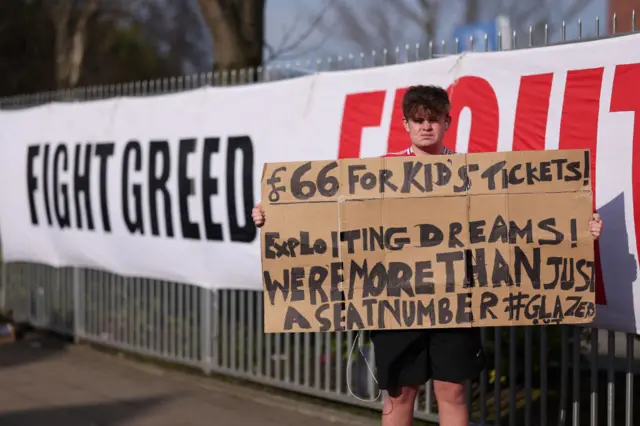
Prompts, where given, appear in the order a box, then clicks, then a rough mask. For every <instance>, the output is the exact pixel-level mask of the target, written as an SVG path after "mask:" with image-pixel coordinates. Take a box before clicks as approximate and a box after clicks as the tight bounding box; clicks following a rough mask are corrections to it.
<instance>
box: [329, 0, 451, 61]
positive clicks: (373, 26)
mask: <svg viewBox="0 0 640 426" xmlns="http://www.w3.org/2000/svg"><path fill="white" fill-rule="evenodd" d="M438 6H439V2H438V1H436V0H412V1H405V0H394V1H387V0H369V1H367V2H366V6H365V5H364V2H363V4H362V5H360V6H358V8H357V9H356V5H355V4H354V3H353V2H348V1H346V0H338V1H337V2H336V5H335V10H334V14H333V16H334V21H335V25H333V26H328V27H327V28H326V31H330V32H332V33H334V34H339V35H340V36H341V37H342V38H343V39H345V40H349V41H351V42H353V43H354V44H355V45H356V46H357V47H358V48H360V49H362V50H364V51H371V50H377V49H381V48H392V47H394V46H398V45H400V44H404V43H406V41H407V40H406V39H405V38H404V36H403V34H404V32H405V30H406V28H407V22H409V23H411V24H413V25H415V26H417V27H418V28H419V29H420V30H421V32H422V34H423V35H422V37H421V38H422V40H420V41H423V42H427V41H430V40H433V39H434V37H435V31H436V17H437V14H438Z"/></svg>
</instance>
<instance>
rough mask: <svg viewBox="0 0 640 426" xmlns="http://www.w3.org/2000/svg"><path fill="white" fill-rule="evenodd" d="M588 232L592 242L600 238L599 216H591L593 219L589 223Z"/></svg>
mask: <svg viewBox="0 0 640 426" xmlns="http://www.w3.org/2000/svg"><path fill="white" fill-rule="evenodd" d="M589 232H590V233H591V235H592V236H593V239H594V240H597V239H598V238H599V237H600V233H601V232H602V219H600V214H598V213H594V214H593V217H592V219H591V221H590V222H589Z"/></svg>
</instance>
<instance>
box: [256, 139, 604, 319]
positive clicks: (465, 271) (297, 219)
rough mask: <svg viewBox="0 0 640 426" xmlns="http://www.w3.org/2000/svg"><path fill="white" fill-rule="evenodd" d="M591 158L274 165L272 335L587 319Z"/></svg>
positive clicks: (268, 271) (522, 155)
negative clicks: (279, 333)
mask: <svg viewBox="0 0 640 426" xmlns="http://www.w3.org/2000/svg"><path fill="white" fill-rule="evenodd" d="M589 164H590V162H589V152H588V151H582V150H569V151H542V152H509V153H491V154H457V155H450V156H433V157H403V158H381V159H366V160H351V159H350V160H340V161H333V162H329V161H326V162H320V161H318V162H305V163H280V164H267V165H266V167H265V170H264V174H263V185H262V191H263V195H262V199H263V200H264V201H263V205H264V207H265V210H266V216H267V218H268V219H267V222H266V225H265V227H264V229H263V230H262V235H261V239H262V259H263V286H264V291H265V299H264V300H265V302H264V308H265V330H266V331H267V332H299V331H332V330H345V329H358V330H359V329H405V328H427V327H471V326H494V325H516V324H517V325H522V324H541V323H561V322H562V323H583V322H590V321H591V320H592V319H593V317H594V315H595V304H594V284H593V275H594V270H593V268H594V263H593V240H592V238H591V236H590V235H589V232H588V222H589V218H590V216H591V205H592V194H591V189H590V188H591V186H590V176H589V170H590V168H589Z"/></svg>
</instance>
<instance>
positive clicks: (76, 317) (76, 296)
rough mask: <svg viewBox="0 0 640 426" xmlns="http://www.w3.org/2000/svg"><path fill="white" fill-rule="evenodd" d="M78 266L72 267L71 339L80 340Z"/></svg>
mask: <svg viewBox="0 0 640 426" xmlns="http://www.w3.org/2000/svg"><path fill="white" fill-rule="evenodd" d="M81 275H82V274H81V271H80V268H73V341H74V342H75V343H76V344H77V343H79V342H80V335H81V334H82V333H83V331H84V323H83V319H84V318H83V315H82V306H83V304H82V302H81V300H82V295H83V292H82V277H81Z"/></svg>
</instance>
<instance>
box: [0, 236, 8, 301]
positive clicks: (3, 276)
mask: <svg viewBox="0 0 640 426" xmlns="http://www.w3.org/2000/svg"><path fill="white" fill-rule="evenodd" d="M2 254H3V253H2V242H1V241H0V310H1V311H5V310H6V309H7V264H6V263H4V257H3V256H2Z"/></svg>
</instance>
